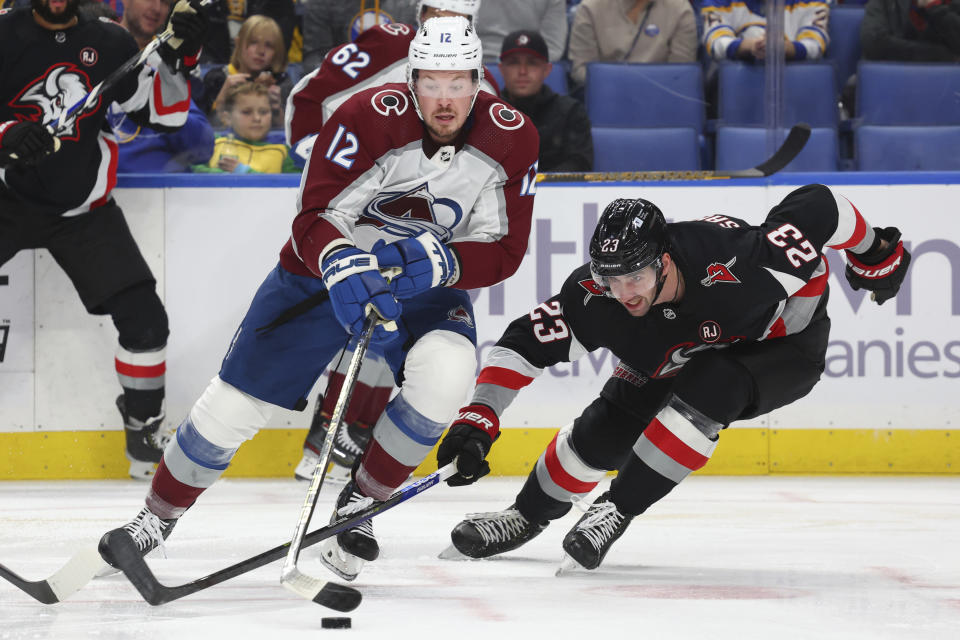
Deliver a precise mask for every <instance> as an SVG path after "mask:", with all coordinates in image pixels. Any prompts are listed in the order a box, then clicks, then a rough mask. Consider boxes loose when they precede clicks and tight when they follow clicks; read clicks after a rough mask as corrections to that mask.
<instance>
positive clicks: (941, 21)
mask: <svg viewBox="0 0 960 640" xmlns="http://www.w3.org/2000/svg"><path fill="white" fill-rule="evenodd" d="M860 44H861V46H862V48H863V57H864V58H865V59H867V60H900V61H904V62H957V61H960V0H870V1H869V2H867V6H866V9H865V12H864V15H863V23H862V24H861V26H860Z"/></svg>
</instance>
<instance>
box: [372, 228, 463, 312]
mask: <svg viewBox="0 0 960 640" xmlns="http://www.w3.org/2000/svg"><path fill="white" fill-rule="evenodd" d="M373 255H375V256H377V261H378V262H379V263H380V268H381V269H383V268H387V267H399V268H400V269H401V270H402V271H401V273H400V274H399V275H398V276H396V277H395V278H394V279H393V280H391V281H390V290H391V291H392V292H393V295H395V296H396V297H397V298H400V299H405V298H412V297H414V296H416V295H419V294H421V293H423V292H424V291H427V290H428V289H432V288H433V287H442V286H444V285H445V284H447V283H448V282H451V281H452V280H453V279H454V276H455V274H456V270H457V261H456V259H455V258H454V257H453V252H451V251H450V249H449V248H448V247H447V245H445V244H443V243H442V242H440V239H439V238H437V237H436V236H435V235H433V234H432V233H429V232H425V233H421V234H420V235H418V236H416V237H415V238H404V239H402V240H397V241H396V242H392V243H390V244H387V243H385V242H384V241H383V240H378V241H377V243H376V244H375V245H373Z"/></svg>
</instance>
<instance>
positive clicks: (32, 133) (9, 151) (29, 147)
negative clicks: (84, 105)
mask: <svg viewBox="0 0 960 640" xmlns="http://www.w3.org/2000/svg"><path fill="white" fill-rule="evenodd" d="M58 149H60V138H58V137H56V136H55V135H53V134H52V133H50V130H49V129H47V127H45V126H44V125H42V124H40V123H39V122H34V121H32V120H27V121H25V122H14V121H12V120H10V121H7V122H0V164H4V165H6V164H12V163H16V164H25V165H34V164H37V163H38V162H40V161H41V160H43V159H44V158H46V157H47V156H48V155H50V154H51V153H54V152H55V151H57V150H58Z"/></svg>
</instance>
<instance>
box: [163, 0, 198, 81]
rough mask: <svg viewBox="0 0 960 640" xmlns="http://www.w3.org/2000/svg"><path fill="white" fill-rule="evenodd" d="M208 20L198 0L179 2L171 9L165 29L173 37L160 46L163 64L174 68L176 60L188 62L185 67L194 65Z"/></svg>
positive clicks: (181, 0)
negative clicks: (170, 32)
mask: <svg viewBox="0 0 960 640" xmlns="http://www.w3.org/2000/svg"><path fill="white" fill-rule="evenodd" d="M209 27H210V20H209V19H208V18H207V16H206V14H205V13H204V12H203V10H201V8H200V0H179V1H178V2H177V4H176V5H175V6H174V7H173V12H172V13H171V14H170V20H169V22H167V28H168V29H170V31H172V32H173V37H172V38H170V39H169V40H167V41H166V42H165V43H163V45H161V46H160V56H161V57H162V58H163V60H164V62H166V63H167V64H169V65H171V66H176V63H177V61H178V60H185V61H186V60H189V62H188V63H187V64H186V66H193V65H194V64H196V62H195V60H194V59H195V58H196V57H197V54H199V53H200V48H201V47H202V46H203V43H204V40H205V38H206V36H207V29H209Z"/></svg>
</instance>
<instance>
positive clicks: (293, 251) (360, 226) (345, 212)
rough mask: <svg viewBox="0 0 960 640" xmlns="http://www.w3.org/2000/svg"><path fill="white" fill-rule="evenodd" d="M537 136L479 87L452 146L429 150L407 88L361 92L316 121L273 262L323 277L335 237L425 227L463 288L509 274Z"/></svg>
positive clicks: (527, 217) (391, 234)
mask: <svg viewBox="0 0 960 640" xmlns="http://www.w3.org/2000/svg"><path fill="white" fill-rule="evenodd" d="M538 148H539V138H538V135H537V132H536V128H535V127H534V126H533V123H531V122H530V120H529V118H527V117H526V116H524V115H523V114H522V113H520V112H519V111H517V110H515V109H513V108H511V107H509V106H508V105H506V104H504V103H503V102H500V101H499V100H498V99H496V98H495V97H493V96H491V95H489V94H486V93H482V92H481V93H480V94H479V95H478V96H477V100H476V103H475V104H474V107H473V113H472V115H471V116H470V117H469V118H468V120H467V124H466V126H465V127H464V132H463V133H462V134H461V136H460V138H459V139H458V141H457V142H456V144H451V145H449V146H445V147H437V146H436V145H435V144H433V143H432V142H431V141H430V139H429V137H428V136H426V132H425V129H424V126H423V123H422V121H421V120H420V118H419V116H418V115H417V113H416V111H415V109H414V107H413V100H412V98H411V96H410V94H409V92H408V89H407V87H406V85H402V84H392V85H384V86H381V87H375V88H372V89H368V90H366V91H363V92H361V93H359V94H357V95H355V96H354V97H352V98H351V99H350V100H348V101H347V102H346V103H345V104H344V105H343V107H341V108H340V109H338V110H337V112H336V113H335V114H334V117H333V118H331V119H330V120H328V121H327V123H326V124H325V125H324V126H323V128H322V129H321V131H320V133H319V135H318V138H317V141H316V144H315V146H314V149H313V153H312V154H311V156H310V161H309V163H308V165H307V167H306V169H305V171H304V178H303V181H302V183H301V187H300V194H299V200H298V208H299V210H300V213H299V215H298V216H297V218H296V219H295V220H294V222H293V233H292V235H291V239H290V241H289V242H288V243H287V245H286V246H285V247H284V248H283V251H281V254H280V262H281V265H282V266H283V267H284V268H285V269H287V270H288V271H291V272H293V273H298V274H300V275H314V276H316V277H319V276H320V261H321V259H322V257H323V255H324V254H325V253H326V252H327V251H328V250H329V249H330V248H332V247H334V246H337V245H338V244H347V243H349V244H353V245H356V246H357V247H359V248H360V249H363V250H366V251H369V250H370V249H371V248H372V247H373V245H374V243H375V242H376V241H377V240H381V239H382V240H385V241H386V242H388V243H389V242H394V241H396V240H399V239H401V238H408V237H413V236H416V235H419V234H420V233H423V232H425V231H428V232H430V233H433V234H434V235H436V236H437V237H438V238H439V239H440V240H441V241H442V242H444V243H445V244H447V246H449V247H450V248H451V250H453V251H454V252H455V253H456V254H457V257H458V262H459V265H460V277H459V279H458V281H457V282H456V283H455V284H454V286H456V287H458V288H462V289H472V288H477V287H485V286H490V285H492V284H496V283H497V282H500V281H502V280H504V279H505V278H507V277H508V276H510V275H511V274H512V273H513V272H514V271H516V269H517V267H519V265H520V262H521V260H522V259H523V255H524V253H525V252H526V246H527V239H528V236H529V233H530V221H531V216H532V212H533V194H534V191H535V188H534V185H535V180H536V172H537V152H538Z"/></svg>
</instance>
